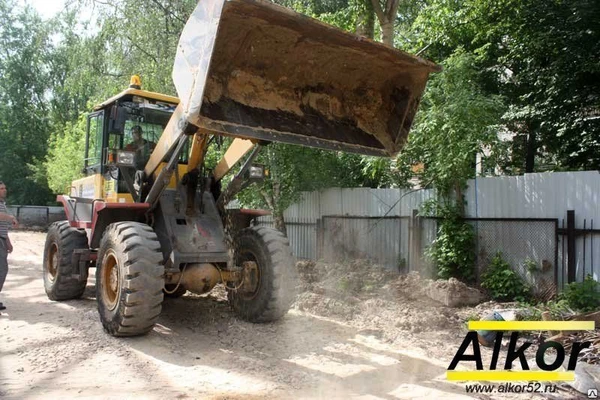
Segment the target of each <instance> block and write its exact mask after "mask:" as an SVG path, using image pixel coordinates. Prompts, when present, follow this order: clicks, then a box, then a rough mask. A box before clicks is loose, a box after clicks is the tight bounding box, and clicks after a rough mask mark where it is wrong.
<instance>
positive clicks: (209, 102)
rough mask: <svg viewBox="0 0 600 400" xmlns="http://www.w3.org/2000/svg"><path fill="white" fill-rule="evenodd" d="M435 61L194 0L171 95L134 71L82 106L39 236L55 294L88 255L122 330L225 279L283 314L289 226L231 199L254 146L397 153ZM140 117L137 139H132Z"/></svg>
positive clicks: (260, 6)
mask: <svg viewBox="0 0 600 400" xmlns="http://www.w3.org/2000/svg"><path fill="white" fill-rule="evenodd" d="M436 70H439V68H438V67H437V66H436V65H435V64H432V63H430V62H428V61H426V60H422V59H419V58H417V57H413V56H410V55H408V54H406V53H403V52H401V51H398V50H395V49H391V48H388V47H386V46H383V45H381V44H377V43H374V42H371V41H368V40H365V39H364V38H359V37H357V36H353V35H350V34H347V33H344V32H342V31H339V30H337V29H335V28H333V27H330V26H327V25H324V24H322V23H320V22H317V21H315V20H313V19H310V18H307V17H305V16H302V15H299V14H296V13H294V12H292V11H290V10H288V9H285V8H283V7H279V6H276V5H274V4H271V3H270V2H266V1H262V0H229V1H226V0H202V1H201V2H200V4H199V5H198V6H197V7H196V9H195V10H194V11H193V13H192V15H191V16H190V19H189V21H188V23H187V24H186V26H185V28H184V30H183V32H182V34H181V36H180V39H179V45H178V47H177V54H176V56H175V62H174V66H173V81H174V84H175V87H176V89H177V93H178V98H176V97H171V96H167V95H163V94H160V93H154V92H149V91H145V90H142V89H141V82H140V80H139V78H138V77H133V78H132V82H131V85H130V87H129V88H128V89H126V90H125V91H123V92H121V93H119V94H118V95H116V96H114V97H112V98H110V99H108V100H106V101H105V102H103V103H102V104H100V105H98V106H97V107H95V109H94V111H93V112H92V113H91V114H90V115H89V117H88V126H87V135H86V149H85V165H84V169H83V172H84V175H85V177H83V178H81V179H78V180H76V181H74V182H73V184H72V186H71V188H70V189H69V194H68V195H67V194H65V195H61V196H58V198H57V199H58V201H60V202H62V204H63V206H64V208H65V213H66V215H67V221H62V222H59V223H55V224H53V225H52V226H51V227H50V229H49V232H48V236H47V240H46V245H45V250H44V262H43V273H44V286H45V289H46V293H47V295H48V297H49V298H50V299H52V300H59V301H60V300H68V299H73V298H78V297H80V296H82V295H83V292H84V290H85V287H86V282H87V278H88V271H89V268H91V267H95V268H96V299H97V303H98V312H99V314H100V320H101V322H102V324H103V327H104V329H105V330H106V331H107V332H108V333H110V334H112V335H115V336H133V335H140V334H145V333H147V332H149V331H150V330H152V328H153V326H154V324H155V323H156V321H157V319H158V317H159V315H160V311H161V304H162V302H163V300H164V297H165V296H166V297H178V296H181V295H183V294H184V293H185V292H186V291H187V290H189V291H192V292H195V293H199V294H202V293H206V292H208V291H210V290H211V289H212V288H213V287H214V286H215V285H217V284H219V283H222V284H223V285H225V287H226V289H227V294H228V301H229V303H230V305H231V307H232V308H233V310H234V311H235V312H236V313H237V314H238V315H239V316H240V317H241V318H244V319H246V320H248V321H253V322H268V321H273V320H276V319H278V318H280V317H282V316H283V315H284V314H285V313H286V312H287V310H288V309H289V307H290V305H291V303H292V301H293V299H294V297H295V291H296V269H295V260H294V257H293V256H292V254H291V251H290V247H289V242H288V240H287V238H286V237H285V236H284V235H282V234H281V233H280V232H278V231H276V230H274V229H271V228H267V227H262V226H261V227H257V226H252V221H253V220H254V219H255V218H256V217H258V216H260V215H264V214H265V213H264V212H261V211H259V210H229V209H228V208H227V206H228V204H229V203H230V201H231V200H232V199H234V198H235V195H236V194H237V193H238V192H240V191H241V190H243V189H245V188H246V187H248V186H249V185H251V184H252V183H255V182H259V181H260V180H261V179H262V178H263V176H264V174H265V170H264V167H262V166H259V165H254V164H253V162H254V160H255V157H256V156H257V154H258V152H259V151H260V149H261V148H262V147H264V146H266V145H268V144H269V143H270V142H281V143H288V144H296V145H302V146H311V147H316V148H321V149H328V150H342V151H350V152H355V153H359V154H365V155H382V156H393V155H395V154H396V153H397V152H398V151H399V150H400V149H401V148H402V146H403V145H404V142H405V141H406V136H407V134H408V131H409V129H410V127H411V124H412V121H413V119H414V115H415V113H416V109H417V106H418V104H419V101H420V98H421V96H422V93H423V90H424V88H425V84H426V81H427V79H428V76H429V74H430V73H431V72H434V71H436ZM134 128H135V130H136V131H140V129H139V128H141V131H142V137H143V140H141V141H137V142H136V143H135V144H131V143H130V142H132V141H133V137H132V134H131V132H132V131H133V130H134ZM223 136H229V137H232V138H233V140H232V141H231V145H230V147H229V148H228V149H227V151H226V152H225V154H224V156H223V157H222V159H221V160H220V161H219V162H218V163H217V165H216V166H215V167H214V170H212V171H209V170H208V169H207V167H206V165H205V158H206V153H207V149H208V148H209V145H210V143H211V141H213V140H218V139H217V138H221V137H223ZM242 161H243V164H242V165H241V166H240V167H239V168H237V172H236V173H235V175H234V176H233V177H232V178H231V180H230V182H229V184H228V185H227V186H226V187H225V188H223V189H222V188H221V182H222V181H223V178H224V177H225V176H226V175H227V174H229V173H230V172H231V171H232V170H233V169H234V168H236V166H237V164H238V163H241V162H242Z"/></svg>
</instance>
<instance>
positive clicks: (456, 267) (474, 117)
mask: <svg viewBox="0 0 600 400" xmlns="http://www.w3.org/2000/svg"><path fill="white" fill-rule="evenodd" d="M443 65H444V71H443V72H441V73H439V74H437V75H435V76H434V77H433V78H432V79H431V81H430V83H429V86H428V88H427V91H426V93H425V96H424V98H423V102H422V106H421V107H422V108H421V111H420V113H419V115H418V120H417V121H416V124H415V127H414V129H413V132H412V133H411V135H410V136H409V139H408V143H407V145H406V147H405V150H404V152H403V153H401V154H400V155H399V157H398V159H397V167H398V170H399V172H400V174H399V177H400V180H401V181H403V182H405V181H407V180H408V179H410V178H412V177H413V176H414V175H416V177H417V178H418V179H419V180H420V182H421V185H422V186H425V187H428V186H432V187H435V189H436V199H435V201H434V202H433V203H427V204H426V205H425V207H424V209H423V210H422V211H423V212H424V213H425V214H429V215H434V216H437V217H441V220H440V221H439V223H438V234H437V237H436V239H435V241H434V243H433V246H432V247H431V249H430V250H429V252H428V255H429V256H430V257H431V258H432V259H433V261H434V262H435V264H436V266H437V270H438V276H439V277H440V278H443V279H447V278H449V277H452V276H453V277H456V278H458V279H462V280H465V281H467V282H468V281H470V280H472V278H473V276H474V273H473V272H474V263H475V254H474V246H473V245H474V234H473V229H472V227H471V226H470V225H469V224H468V223H466V222H465V221H464V220H463V219H462V216H463V213H464V200H463V192H464V190H465V188H466V186H467V180H468V179H469V178H472V177H474V176H475V164H476V156H477V154H480V153H482V151H483V150H484V149H486V148H487V149H495V148H496V144H497V141H498V137H497V127H496V125H497V124H498V123H499V122H500V116H501V115H502V110H503V108H504V106H503V103H502V101H501V99H500V98H499V97H498V96H489V95H485V94H483V93H482V92H481V90H480V88H479V87H478V85H477V83H476V77H477V71H476V70H475V68H474V65H475V57H474V56H473V55H472V54H469V53H466V52H465V51H464V50H462V49H459V50H457V51H456V52H455V53H454V54H453V55H451V56H450V57H448V58H447V59H446V60H445V61H444V63H443ZM415 165H422V166H423V167H422V168H421V169H415V168H414V166H415Z"/></svg>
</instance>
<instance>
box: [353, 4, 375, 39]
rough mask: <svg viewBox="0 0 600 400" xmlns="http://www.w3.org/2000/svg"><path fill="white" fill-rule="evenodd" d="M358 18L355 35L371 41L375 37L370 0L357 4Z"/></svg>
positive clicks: (373, 12) (373, 15) (373, 16)
mask: <svg viewBox="0 0 600 400" xmlns="http://www.w3.org/2000/svg"><path fill="white" fill-rule="evenodd" d="M358 7H359V10H358V17H357V18H356V34H357V35H360V36H363V37H366V38H369V39H373V37H374V36H375V11H374V10H373V4H372V3H371V1H370V0H361V1H360V2H359V5H358Z"/></svg>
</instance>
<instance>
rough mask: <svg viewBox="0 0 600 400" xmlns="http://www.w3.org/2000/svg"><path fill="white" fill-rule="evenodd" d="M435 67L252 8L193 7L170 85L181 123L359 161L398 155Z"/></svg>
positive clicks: (225, 4)
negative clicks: (180, 110) (348, 155)
mask: <svg viewBox="0 0 600 400" xmlns="http://www.w3.org/2000/svg"><path fill="white" fill-rule="evenodd" d="M438 70H439V67H438V66H437V65H435V64H433V63H431V62H428V61H426V60H423V59H420V58H417V57H414V56H411V55H409V54H407V53H404V52H402V51H399V50H396V49H393V48H390V47H388V46H385V45H383V44H381V43H376V42H373V41H371V40H368V39H365V38H361V37H359V36H355V35H352V34H349V33H346V32H343V31H340V30H339V29H337V28H334V27H331V26H329V25H326V24H323V23H321V22H319V21H317V20H314V19H312V18H309V17H306V16H304V15H301V14H298V13H296V12H293V11H291V10H289V9H287V8H284V7H280V6H277V5H275V4H272V3H270V2H266V1H261V0H231V1H225V0H201V1H200V3H199V4H198V6H197V7H196V9H195V10H194V12H193V14H192V15H191V17H190V19H189V21H188V22H187V24H186V26H185V28H184V31H183V33H182V35H181V37H180V41H179V46H178V51H177V56H176V60H175V65H174V69H173V80H174V82H175V86H176V88H177V92H178V95H179V98H180V100H181V102H182V106H183V111H184V115H185V118H186V119H187V121H188V122H190V123H192V124H194V125H196V126H198V127H200V128H202V129H205V130H207V131H210V132H213V133H218V134H224V135H229V136H235V137H242V138H249V139H258V140H266V141H274V142H283V143H292V144H298V145H303V146H312V147H317V148H324V149H329V150H342V151H350V152H355V153H360V154H366V155H383V156H394V155H395V154H396V153H397V152H398V151H400V150H401V149H402V146H403V145H404V143H405V142H406V138H407V135H408V132H409V130H410V127H411V124H412V122H413V119H414V117H415V113H416V111H417V107H418V104H419V100H420V98H421V96H422V94H423V90H424V89H425V84H426V82H427V79H428V77H429V74H430V73H431V72H434V71H438Z"/></svg>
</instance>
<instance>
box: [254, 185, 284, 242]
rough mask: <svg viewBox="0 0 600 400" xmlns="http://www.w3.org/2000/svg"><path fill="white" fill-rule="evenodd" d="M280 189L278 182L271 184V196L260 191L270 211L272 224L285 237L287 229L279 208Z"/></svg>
mask: <svg viewBox="0 0 600 400" xmlns="http://www.w3.org/2000/svg"><path fill="white" fill-rule="evenodd" d="M280 193H281V192H280V187H279V183H278V182H274V183H273V194H270V193H268V192H265V191H261V192H260V194H261V195H262V197H263V199H265V202H266V203H267V206H268V207H269V208H270V209H271V212H272V213H273V223H274V225H275V229H277V230H278V231H280V232H281V233H283V234H284V235H285V237H287V228H286V226H285V220H284V219H283V210H282V209H281V207H280V206H279V199H280V198H281V196H280Z"/></svg>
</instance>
